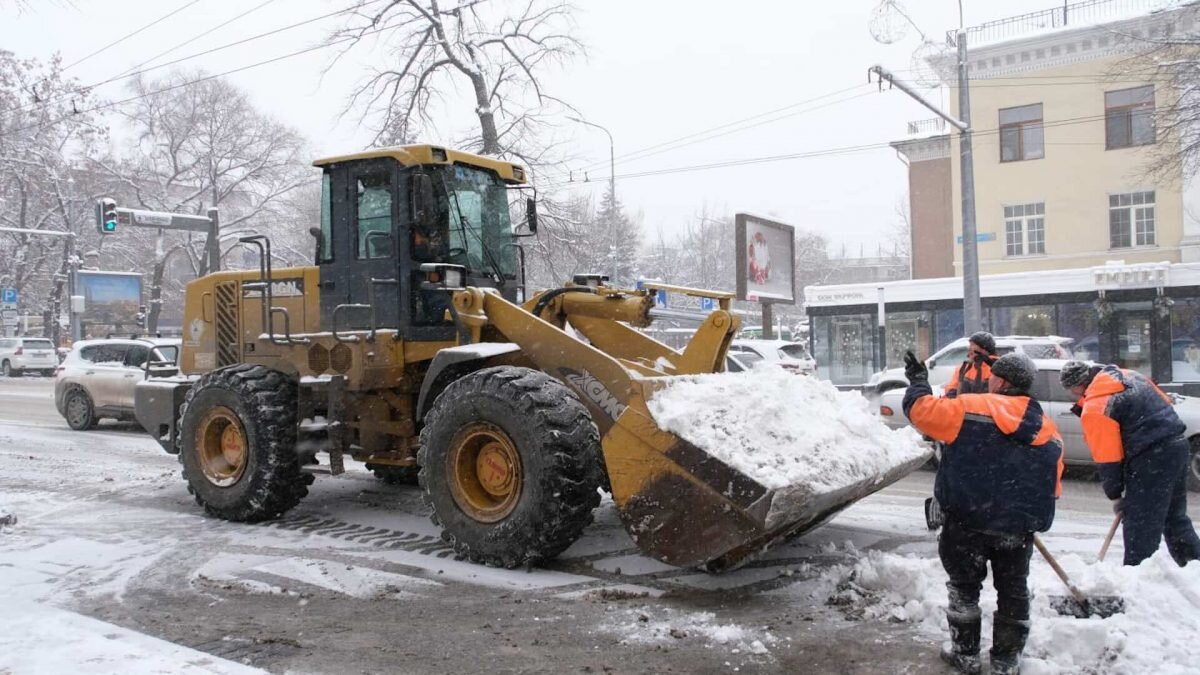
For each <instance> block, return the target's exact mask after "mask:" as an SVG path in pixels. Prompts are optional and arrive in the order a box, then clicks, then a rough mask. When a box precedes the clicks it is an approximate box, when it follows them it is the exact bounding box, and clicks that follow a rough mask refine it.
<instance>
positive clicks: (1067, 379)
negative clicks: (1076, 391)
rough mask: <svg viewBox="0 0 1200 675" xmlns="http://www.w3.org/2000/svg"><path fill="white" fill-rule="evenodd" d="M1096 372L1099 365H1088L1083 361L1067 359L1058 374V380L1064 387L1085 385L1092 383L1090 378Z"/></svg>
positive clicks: (1098, 370)
mask: <svg viewBox="0 0 1200 675" xmlns="http://www.w3.org/2000/svg"><path fill="white" fill-rule="evenodd" d="M1098 372H1100V366H1089V365H1088V364H1086V363H1084V362H1083V361H1067V362H1066V363H1064V364H1063V367H1062V372H1061V373H1059V374H1058V381H1059V382H1061V383H1062V386H1063V388H1064V389H1071V388H1072V387H1079V386H1087V385H1089V384H1091V383H1092V378H1094V377H1096V373H1098Z"/></svg>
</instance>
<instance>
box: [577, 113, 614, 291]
mask: <svg viewBox="0 0 1200 675" xmlns="http://www.w3.org/2000/svg"><path fill="white" fill-rule="evenodd" d="M567 119H569V120H572V121H574V122H579V123H580V124H586V125H587V126H589V127H595V128H597V129H599V130H600V131H603V132H604V133H605V134H607V135H608V192H609V194H610V195H612V207H613V213H612V216H613V217H612V219H611V220H610V221H609V226H608V228H609V229H608V238H609V242H610V243H611V248H610V250H609V252H610V254H611V256H612V268H611V271H610V272H609V276H608V278H609V279H611V280H612V282H613V283H616V281H617V219H616V208H617V156H616V152H615V148H616V144H615V143H613V135H612V133H611V132H610V131H609V130H608V129H605V128H604V127H602V126H600V125H599V124H596V123H595V122H589V121H587V120H585V119H582V118H579V117H568V118H567Z"/></svg>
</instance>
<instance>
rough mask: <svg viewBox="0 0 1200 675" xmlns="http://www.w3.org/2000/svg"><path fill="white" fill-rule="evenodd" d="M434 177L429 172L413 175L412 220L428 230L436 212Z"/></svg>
mask: <svg viewBox="0 0 1200 675" xmlns="http://www.w3.org/2000/svg"><path fill="white" fill-rule="evenodd" d="M434 201H435V197H434V196H433V179H431V178H430V177H429V174H427V173H418V174H414V175H413V177H412V199H411V200H410V202H411V204H412V220H413V223H414V224H416V226H417V227H419V228H421V229H423V230H428V229H430V228H431V227H432V226H433V217H434V216H433V214H434Z"/></svg>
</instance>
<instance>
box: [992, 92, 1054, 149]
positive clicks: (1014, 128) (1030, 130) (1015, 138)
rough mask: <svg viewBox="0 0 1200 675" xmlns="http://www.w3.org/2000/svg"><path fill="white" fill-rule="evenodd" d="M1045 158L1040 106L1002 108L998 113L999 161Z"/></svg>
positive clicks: (1035, 104)
mask: <svg viewBox="0 0 1200 675" xmlns="http://www.w3.org/2000/svg"><path fill="white" fill-rule="evenodd" d="M1045 156H1046V148H1045V144H1044V143H1043V142H1042V104H1041V103H1034V104H1033V105H1023V106H1020V107H1018V108H1004V109H1003V110H1001V111H1000V161H1001V162H1016V161H1019V160H1022V159H1041V158H1042V157H1045Z"/></svg>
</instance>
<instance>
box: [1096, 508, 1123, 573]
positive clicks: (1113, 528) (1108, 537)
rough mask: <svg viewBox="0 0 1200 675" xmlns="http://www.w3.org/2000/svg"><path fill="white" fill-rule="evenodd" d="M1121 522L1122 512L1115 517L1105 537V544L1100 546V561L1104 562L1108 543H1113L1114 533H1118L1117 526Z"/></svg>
mask: <svg viewBox="0 0 1200 675" xmlns="http://www.w3.org/2000/svg"><path fill="white" fill-rule="evenodd" d="M1120 524H1121V514H1120V513H1118V514H1117V517H1116V518H1113V524H1112V526H1111V527H1109V528H1108V534H1107V535H1106V536H1105V537H1104V545H1103V546H1101V547H1100V562H1104V556H1105V555H1107V554H1108V545H1109V544H1111V543H1112V540H1113V535H1115V534H1116V533H1117V527H1118V526H1119V525H1120Z"/></svg>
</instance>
